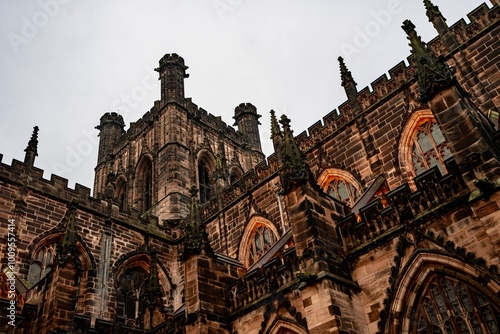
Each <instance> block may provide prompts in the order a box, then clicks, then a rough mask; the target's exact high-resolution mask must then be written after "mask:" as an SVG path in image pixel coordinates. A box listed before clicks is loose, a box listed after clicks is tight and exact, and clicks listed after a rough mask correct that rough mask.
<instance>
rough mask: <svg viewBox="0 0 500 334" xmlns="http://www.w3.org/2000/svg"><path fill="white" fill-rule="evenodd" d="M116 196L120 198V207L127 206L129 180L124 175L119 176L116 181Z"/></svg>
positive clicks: (124, 207)
mask: <svg viewBox="0 0 500 334" xmlns="http://www.w3.org/2000/svg"><path fill="white" fill-rule="evenodd" d="M115 198H116V199H117V200H118V203H119V205H120V209H122V210H123V209H126V208H127V181H126V180H125V178H123V177H119V178H118V180H117V181H116V191H115Z"/></svg>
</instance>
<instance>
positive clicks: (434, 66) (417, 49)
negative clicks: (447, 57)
mask: <svg viewBox="0 0 500 334" xmlns="http://www.w3.org/2000/svg"><path fill="white" fill-rule="evenodd" d="M402 28H403V30H404V31H405V32H406V34H407V35H408V37H407V38H408V39H409V40H410V44H409V45H410V46H411V48H412V55H413V58H414V60H415V67H416V69H417V77H418V84H419V86H420V100H421V101H422V102H425V101H429V100H430V99H431V98H432V97H433V96H434V95H435V94H437V93H438V92H440V91H441V90H442V89H444V88H446V87H449V86H450V85H451V84H452V83H453V82H454V77H453V75H452V74H451V71H450V68H449V67H448V65H446V64H445V63H444V62H442V61H440V60H439V59H438V58H437V56H436V55H435V54H434V53H433V52H432V51H431V50H430V49H429V48H428V47H427V45H426V44H425V43H424V42H422V39H421V38H420V36H418V35H417V32H416V31H415V25H414V24H413V23H412V22H411V21H410V20H405V21H404V22H403V25H402Z"/></svg>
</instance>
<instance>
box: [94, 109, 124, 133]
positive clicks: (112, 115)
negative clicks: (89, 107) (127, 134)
mask: <svg viewBox="0 0 500 334" xmlns="http://www.w3.org/2000/svg"><path fill="white" fill-rule="evenodd" d="M105 124H116V125H119V126H121V127H124V126H125V122H124V121H123V117H122V116H121V115H120V114H118V113H116V112H107V113H105V114H104V115H102V116H101V119H100V125H98V126H97V127H96V128H97V129H98V130H100V129H101V127H102V126H103V125H105Z"/></svg>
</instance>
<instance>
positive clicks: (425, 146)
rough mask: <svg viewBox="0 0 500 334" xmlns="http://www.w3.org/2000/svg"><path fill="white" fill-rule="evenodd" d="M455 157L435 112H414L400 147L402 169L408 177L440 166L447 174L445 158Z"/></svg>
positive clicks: (400, 165) (405, 126) (405, 128)
mask: <svg viewBox="0 0 500 334" xmlns="http://www.w3.org/2000/svg"><path fill="white" fill-rule="evenodd" d="M451 156H452V153H451V151H450V149H449V148H448V145H447V143H446V141H445V138H444V136H443V134H442V132H441V130H440V129H439V126H438V124H437V123H436V120H435V119H434V115H433V114H432V111H431V110H429V109H420V110H416V111H414V112H413V113H412V114H411V115H410V117H409V118H408V120H407V121H406V124H405V125H404V127H403V130H402V131H401V136H400V138H399V146H398V161H399V168H400V170H401V171H402V172H403V173H406V175H407V177H408V178H409V179H413V178H414V177H415V176H417V175H418V174H420V173H422V172H424V171H426V170H427V169H429V168H431V167H433V166H437V167H438V168H439V170H440V171H441V173H442V174H446V173H447V170H446V165H445V164H444V161H445V160H446V159H448V158H449V157H451Z"/></svg>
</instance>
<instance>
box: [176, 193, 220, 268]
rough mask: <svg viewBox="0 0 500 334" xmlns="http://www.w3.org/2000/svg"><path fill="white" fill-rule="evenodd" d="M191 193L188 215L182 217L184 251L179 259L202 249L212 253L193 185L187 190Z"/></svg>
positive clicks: (197, 252)
mask: <svg viewBox="0 0 500 334" xmlns="http://www.w3.org/2000/svg"><path fill="white" fill-rule="evenodd" d="M189 193H190V194H191V206H190V209H189V214H188V216H187V217H186V218H185V219H184V223H185V226H186V234H185V239H184V252H183V254H182V256H181V259H183V260H186V259H187V258H188V256H189V255H191V254H200V253H201V252H202V250H205V252H206V253H212V252H213V251H212V249H211V247H210V242H209V241H208V235H207V232H206V230H205V225H204V224H203V220H202V219H201V214H200V208H199V204H198V196H197V194H198V189H197V188H196V187H195V186H194V185H193V186H192V187H191V189H190V190H189Z"/></svg>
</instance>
